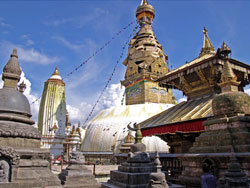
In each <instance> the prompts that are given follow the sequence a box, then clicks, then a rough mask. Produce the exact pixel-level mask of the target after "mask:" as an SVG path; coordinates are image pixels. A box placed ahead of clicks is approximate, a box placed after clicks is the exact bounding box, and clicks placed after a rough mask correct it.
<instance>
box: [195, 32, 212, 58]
mask: <svg viewBox="0 0 250 188" xmlns="http://www.w3.org/2000/svg"><path fill="white" fill-rule="evenodd" d="M203 34H204V40H203V46H202V49H201V52H200V56H199V57H201V56H203V55H206V54H215V50H214V47H213V45H212V43H211V41H210V39H209V37H208V35H207V29H206V27H204V29H203Z"/></svg>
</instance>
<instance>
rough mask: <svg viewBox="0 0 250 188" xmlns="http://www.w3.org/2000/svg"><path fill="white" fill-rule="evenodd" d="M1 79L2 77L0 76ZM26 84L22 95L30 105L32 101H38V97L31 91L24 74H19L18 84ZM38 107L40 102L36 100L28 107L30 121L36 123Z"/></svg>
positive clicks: (29, 83)
mask: <svg viewBox="0 0 250 188" xmlns="http://www.w3.org/2000/svg"><path fill="white" fill-rule="evenodd" d="M0 77H1V78H2V75H0ZM23 81H24V83H25V84H26V89H25V91H24V93H23V94H24V95H25V96H26V97H27V99H28V101H29V103H30V104H31V103H32V102H33V101H36V99H38V96H37V95H36V94H35V93H33V92H32V91H31V82H30V81H29V80H28V79H27V78H26V77H25V74H24V72H22V74H21V79H20V81H19V84H20V83H22V82H23ZM2 87H3V81H2V79H0V88H2ZM39 105H40V100H37V101H36V102H34V103H33V104H32V105H31V106H30V110H31V114H32V119H33V120H34V121H35V122H36V124H37V121H38V111H39Z"/></svg>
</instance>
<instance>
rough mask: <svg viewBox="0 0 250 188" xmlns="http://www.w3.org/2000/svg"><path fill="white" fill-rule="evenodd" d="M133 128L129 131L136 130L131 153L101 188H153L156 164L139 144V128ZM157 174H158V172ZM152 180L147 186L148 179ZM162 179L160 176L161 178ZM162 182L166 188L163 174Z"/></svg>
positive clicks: (142, 145)
mask: <svg viewBox="0 0 250 188" xmlns="http://www.w3.org/2000/svg"><path fill="white" fill-rule="evenodd" d="M134 126H135V128H131V127H130V129H131V130H134V131H135V130H136V135H135V144H133V145H132V146H131V152H130V153H129V154H128V159H127V162H123V163H122V164H121V166H119V167H118V170H115V171H111V174H110V180H108V182H107V183H102V187H103V188H111V187H112V188H114V187H124V188H125V187H126V188H146V187H148V186H149V187H152V188H153V187H155V186H153V185H154V184H155V183H158V182H155V181H154V177H155V174H152V172H156V169H157V165H159V164H158V163H156V164H155V163H154V162H152V161H151V160H150V157H149V153H147V152H145V150H146V146H145V144H143V143H142V142H141V140H142V135H141V130H140V126H136V124H135V125H134ZM158 174H159V172H158ZM150 177H151V178H152V181H151V183H150V184H149V179H150ZM160 178H161V179H162V174H161V177H160ZM164 180H165V181H161V185H164V183H165V185H166V186H165V187H168V186H167V184H166V179H165V174H164ZM163 187H164V186H163Z"/></svg>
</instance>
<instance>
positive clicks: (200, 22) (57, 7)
mask: <svg viewBox="0 0 250 188" xmlns="http://www.w3.org/2000/svg"><path fill="white" fill-rule="evenodd" d="M140 3H141V0H127V1H126V0H108V1H105V0H102V1H97V0H92V1H90V0H82V1H48V0H47V1H1V2H0V62H1V64H0V69H1V70H2V69H3V67H4V65H5V64H6V62H7V61H8V59H9V55H10V53H11V51H12V48H14V47H16V48H18V54H19V57H20V58H19V63H20V65H21V68H22V70H23V72H24V74H25V78H26V80H28V81H29V82H30V85H31V88H30V90H29V95H30V97H29V99H30V100H33V99H35V97H40V96H41V95H42V91H43V85H44V81H46V80H47V79H48V78H49V77H50V75H51V73H52V72H53V70H54V68H55V67H56V66H57V67H58V69H59V72H60V74H61V76H62V77H63V78H64V77H65V76H66V75H67V74H68V73H70V72H71V71H72V70H74V69H75V67H77V66H78V65H80V64H81V63H82V62H83V61H84V60H86V59H87V58H88V57H89V56H90V55H92V54H93V53H94V52H95V51H96V50H98V49H99V48H100V47H102V46H103V44H105V43H106V42H107V41H109V40H110V39H111V38H112V37H113V36H114V35H115V34H116V33H117V32H119V31H120V30H122V31H123V32H122V33H121V34H120V35H119V36H118V37H117V38H116V39H115V40H112V42H111V43H110V45H108V46H107V47H106V48H105V49H103V50H102V51H100V53H99V54H97V55H96V56H95V57H94V58H92V59H91V60H90V61H89V62H88V63H87V64H86V65H84V66H82V68H80V69H79V70H78V71H77V72H75V73H74V74H72V75H71V76H70V77H68V78H67V79H65V82H66V98H67V104H68V105H69V106H68V108H69V109H70V111H71V112H70V113H71V119H72V121H73V122H75V121H77V120H78V119H79V120H81V121H84V120H85V118H86V115H87V114H88V113H89V111H90V109H91V106H92V105H93V104H94V103H95V101H96V100H97V98H98V95H99V93H100V92H101V90H102V89H103V87H104V85H105V84H106V82H107V80H108V79H109V77H110V75H111V72H112V69H113V67H114V65H115V63H116V61H117V60H118V59H119V57H120V54H121V51H122V47H123V46H124V44H125V42H126V41H127V39H128V36H129V34H130V33H131V32H132V30H133V28H134V26H135V25H132V26H130V27H129V28H128V29H127V30H123V29H122V28H123V27H125V26H126V25H128V24H129V23H130V22H131V21H135V11H136V8H137V6H138V5H139V4H140ZM149 3H150V4H152V5H153V6H154V8H155V12H156V17H155V20H154V24H153V28H154V32H155V34H156V36H157V39H158V40H159V42H160V43H161V44H162V45H163V48H164V51H165V53H166V54H167V55H168V56H169V62H170V63H171V64H172V66H173V67H174V68H177V67H179V66H181V65H183V64H184V63H185V62H186V61H191V60H192V59H194V58H196V57H197V56H198V55H199V52H200V49H201V46H202V42H203V34H202V30H203V27H204V26H206V28H207V30H208V35H209V37H210V39H211V41H212V44H213V45H214V47H215V48H216V49H217V48H218V47H220V46H221V44H222V41H223V40H224V41H225V42H226V43H227V44H228V45H229V47H230V48H231V49H232V58H234V59H237V60H239V61H242V62H245V63H247V64H249V63H250V22H249V18H250V11H249V10H250V1H226V0H223V1H214V0H213V1H198V0H196V1H179V0H177V1H169V0H166V1H164V0H149ZM126 53H127V48H126V51H125V55H124V56H123V58H122V59H123V60H124V59H125V57H126ZM124 73H125V66H123V64H122V61H120V63H119V65H118V67H117V70H116V72H115V74H114V77H113V78H112V80H111V84H113V85H112V86H110V87H111V88H110V90H109V91H108V92H106V93H105V94H104V98H103V99H102V100H101V103H100V105H98V107H97V109H96V111H98V110H100V109H101V108H103V107H109V106H111V105H113V104H114V103H115V104H118V103H120V95H122V90H121V89H120V87H119V86H118V83H119V82H120V80H123V78H124ZM28 81H27V82H28ZM248 88H249V87H248ZM175 95H176V98H177V99H179V98H181V97H182V95H181V93H180V92H175ZM33 106H35V107H32V112H33V116H34V118H36V117H37V110H38V103H36V104H34V105H33Z"/></svg>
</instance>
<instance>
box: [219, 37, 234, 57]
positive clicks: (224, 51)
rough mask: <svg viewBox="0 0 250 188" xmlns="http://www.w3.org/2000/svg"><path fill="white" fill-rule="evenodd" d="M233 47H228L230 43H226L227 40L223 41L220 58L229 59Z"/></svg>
mask: <svg viewBox="0 0 250 188" xmlns="http://www.w3.org/2000/svg"><path fill="white" fill-rule="evenodd" d="M231 52H232V51H231V49H230V48H229V47H228V45H226V43H225V41H223V43H222V45H221V48H219V49H218V52H217V53H218V55H219V56H220V58H222V59H228V58H229V54H231Z"/></svg>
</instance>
